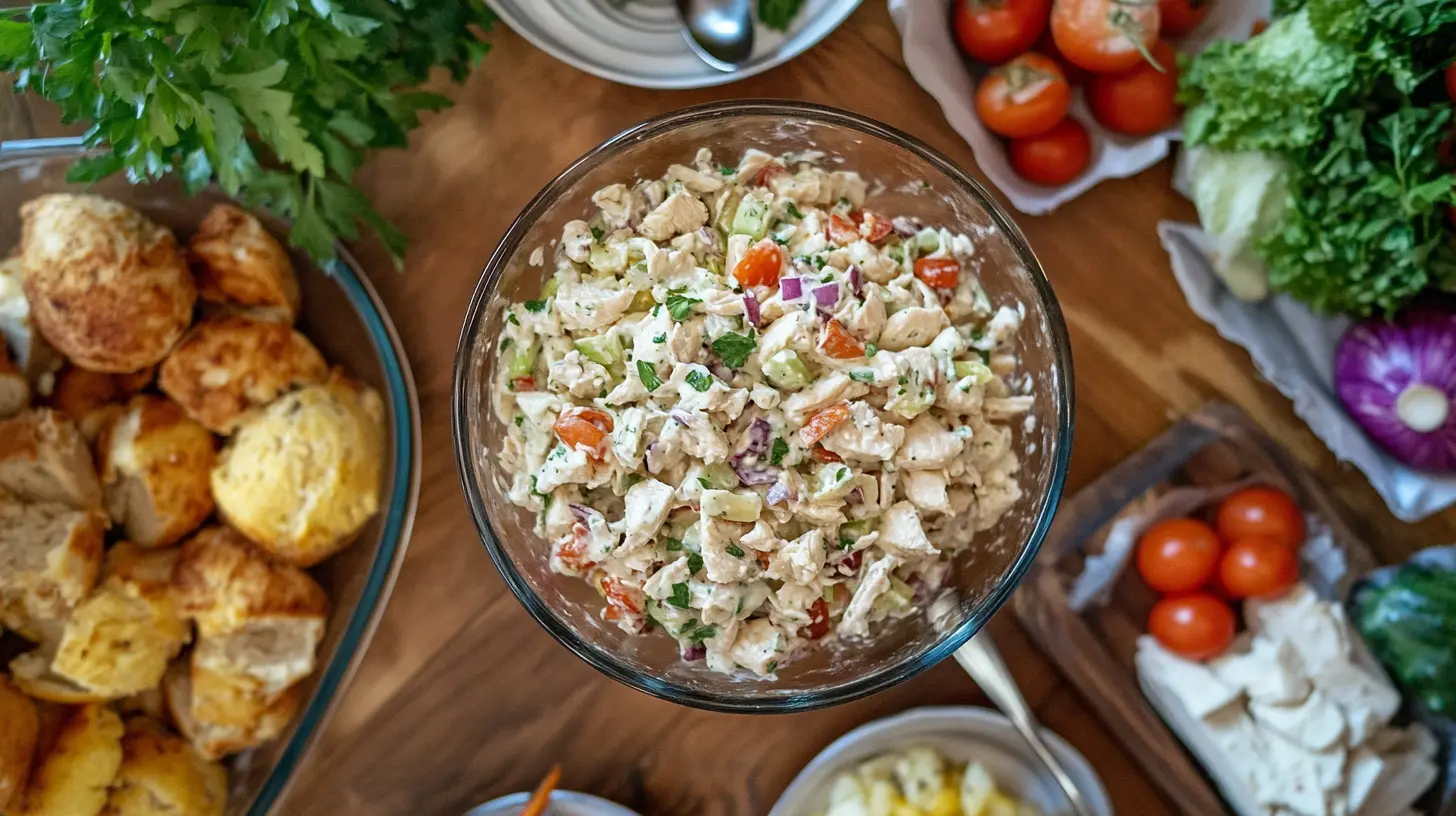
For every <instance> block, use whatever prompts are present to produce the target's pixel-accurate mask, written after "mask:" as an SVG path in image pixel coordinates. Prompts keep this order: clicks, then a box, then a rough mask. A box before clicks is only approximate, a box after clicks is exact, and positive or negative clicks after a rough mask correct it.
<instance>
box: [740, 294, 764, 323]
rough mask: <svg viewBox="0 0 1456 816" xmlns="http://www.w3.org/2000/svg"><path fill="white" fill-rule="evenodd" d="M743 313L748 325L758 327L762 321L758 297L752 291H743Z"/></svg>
mask: <svg viewBox="0 0 1456 816" xmlns="http://www.w3.org/2000/svg"><path fill="white" fill-rule="evenodd" d="M743 315H744V316H745V317H747V318H748V325H750V326H753V327H754V328H758V324H759V323H761V322H763V312H762V311H761V310H760V309H759V307H758V298H756V297H754V296H753V293H752V292H744V293H743Z"/></svg>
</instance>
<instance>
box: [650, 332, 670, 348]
mask: <svg viewBox="0 0 1456 816" xmlns="http://www.w3.org/2000/svg"><path fill="white" fill-rule="evenodd" d="M652 342H654V343H656V344H657V345H659V346H660V345H662V344H663V343H666V342H667V334H666V333H663V334H659V335H656V336H654V337H653V338H652Z"/></svg>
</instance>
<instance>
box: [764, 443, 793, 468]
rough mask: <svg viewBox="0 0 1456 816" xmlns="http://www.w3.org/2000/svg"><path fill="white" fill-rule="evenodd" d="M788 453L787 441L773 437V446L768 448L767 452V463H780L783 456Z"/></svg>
mask: <svg viewBox="0 0 1456 816" xmlns="http://www.w3.org/2000/svg"><path fill="white" fill-rule="evenodd" d="M788 455H789V443H787V442H785V441H784V440H782V439H775V440H774V441H773V447H772V448H771V449H770V450H769V454H768V461H769V464H771V465H777V464H780V463H782V462H783V461H784V457H785V456H788Z"/></svg>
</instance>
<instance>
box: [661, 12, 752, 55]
mask: <svg viewBox="0 0 1456 816" xmlns="http://www.w3.org/2000/svg"><path fill="white" fill-rule="evenodd" d="M677 13H678V16H679V17H681V18H682V24H683V39H685V40H687V41H688V47H689V48H692V49H693V53H695V54H697V55H698V58H699V59H701V60H702V61H703V62H706V63H707V64H709V65H711V66H712V67H714V68H717V69H718V70H719V71H725V72H726V71H736V70H738V66H740V65H742V64H743V63H744V62H747V61H748V58H749V57H750V56H752V55H753V0H677Z"/></svg>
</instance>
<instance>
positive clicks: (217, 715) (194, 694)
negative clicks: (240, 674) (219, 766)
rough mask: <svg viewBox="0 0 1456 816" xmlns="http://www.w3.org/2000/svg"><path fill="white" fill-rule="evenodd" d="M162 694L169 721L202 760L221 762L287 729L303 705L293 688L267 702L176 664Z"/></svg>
mask: <svg viewBox="0 0 1456 816" xmlns="http://www.w3.org/2000/svg"><path fill="white" fill-rule="evenodd" d="M162 693H163V695H164V696H165V697H166V700H167V709H168V711H170V712H171V714H172V721H173V722H175V723H177V728H178V730H180V731H181V732H182V734H183V736H185V737H187V739H188V740H189V741H190V742H191V743H192V747H193V748H195V749H197V752H198V753H199V754H201V755H202V756H203V757H204V758H205V759H210V760H216V759H221V758H223V757H225V756H227V755H228V754H235V753H237V752H238V751H242V750H244V749H246V748H252V747H253V746H255V745H261V744H263V743H265V742H267V741H269V740H271V739H274V738H275V737H277V736H278V735H279V734H282V733H283V730H284V729H285V728H287V727H288V723H289V722H290V721H291V720H292V719H293V715H294V714H297V713H298V706H299V704H300V703H301V702H302V700H303V692H302V689H301V688H300V687H299V686H293V687H291V688H289V689H287V690H286V691H284V692H283V693H282V694H279V695H277V696H276V697H274V698H273V699H272V700H265V699H264V698H263V697H261V696H260V695H258V694H256V693H255V687H254V686H253V685H252V684H251V683H250V682H248V681H247V679H246V678H235V677H229V676H227V675H222V674H219V673H217V672H212V671H208V670H207V669H203V668H199V667H198V666H196V665H194V664H192V662H191V661H178V662H177V663H173V664H172V667H171V668H169V669H168V670H167V676H166V678H164V679H163V681H162Z"/></svg>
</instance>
